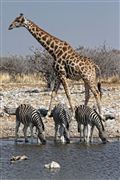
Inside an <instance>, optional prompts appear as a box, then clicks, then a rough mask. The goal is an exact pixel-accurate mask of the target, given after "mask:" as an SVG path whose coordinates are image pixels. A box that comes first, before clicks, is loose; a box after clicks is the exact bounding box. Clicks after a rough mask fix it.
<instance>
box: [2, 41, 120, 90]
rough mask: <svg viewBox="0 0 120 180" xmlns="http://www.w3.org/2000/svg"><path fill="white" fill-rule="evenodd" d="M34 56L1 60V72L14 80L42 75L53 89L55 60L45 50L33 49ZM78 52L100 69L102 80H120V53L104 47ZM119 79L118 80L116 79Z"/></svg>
mask: <svg viewBox="0 0 120 180" xmlns="http://www.w3.org/2000/svg"><path fill="white" fill-rule="evenodd" d="M31 51H32V55H29V56H26V57H23V56H10V57H2V58H1V67H0V68H1V71H2V72H3V73H9V75H10V76H11V77H12V79H13V80H15V78H16V75H19V76H22V75H23V74H25V75H29V74H36V73H38V74H41V77H42V78H44V80H45V81H46V82H47V86H48V87H49V88H52V85H53V82H54V79H55V72H54V69H53V58H52V57H51V56H50V55H49V53H48V52H46V51H45V50H41V49H40V50H38V49H34V48H33V47H32V48H31ZM76 51H77V52H78V53H79V54H80V55H84V56H88V57H91V58H92V59H93V61H94V62H95V63H96V64H97V65H98V66H99V67H100V69H101V75H102V78H104V79H108V78H112V79H113V80H114V82H116V81H117V80H118V79H119V78H120V51H118V50H114V49H109V48H106V45H103V46H101V47H99V48H96V49H88V48H84V47H79V48H77V49H76ZM116 77H117V78H116Z"/></svg>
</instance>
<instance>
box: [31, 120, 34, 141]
mask: <svg viewBox="0 0 120 180" xmlns="http://www.w3.org/2000/svg"><path fill="white" fill-rule="evenodd" d="M33 127H34V125H33V124H32V123H30V133H31V144H32V143H33Z"/></svg>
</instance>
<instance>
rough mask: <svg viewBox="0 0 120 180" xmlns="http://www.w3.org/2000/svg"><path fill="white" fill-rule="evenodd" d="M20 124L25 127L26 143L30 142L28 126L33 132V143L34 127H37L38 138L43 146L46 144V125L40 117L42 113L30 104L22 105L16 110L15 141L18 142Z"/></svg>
mask: <svg viewBox="0 0 120 180" xmlns="http://www.w3.org/2000/svg"><path fill="white" fill-rule="evenodd" d="M20 123H22V124H23V125H24V128H23V133H24V138H25V142H28V139H27V129H28V126H29V127H30V130H31V142H33V127H34V126H35V127H36V129H37V131H38V138H39V139H40V141H41V143H42V144H46V140H45V135H44V124H43V121H42V118H41V115H40V112H39V111H37V110H36V109H35V108H33V107H32V106H30V105H28V104H21V105H20V106H19V107H18V108H17V109H16V129H15V141H16V142H17V138H18V130H19V127H20Z"/></svg>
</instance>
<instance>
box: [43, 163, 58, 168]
mask: <svg viewBox="0 0 120 180" xmlns="http://www.w3.org/2000/svg"><path fill="white" fill-rule="evenodd" d="M44 167H45V168H47V169H56V168H60V164H58V163H57V162H55V161H52V162H51V163H49V164H45V165H44Z"/></svg>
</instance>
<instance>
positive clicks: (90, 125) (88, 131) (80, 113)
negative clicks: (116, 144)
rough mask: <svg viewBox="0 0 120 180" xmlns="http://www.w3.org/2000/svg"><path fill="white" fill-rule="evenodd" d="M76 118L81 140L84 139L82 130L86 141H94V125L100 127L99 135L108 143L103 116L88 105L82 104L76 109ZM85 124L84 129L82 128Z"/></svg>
mask: <svg viewBox="0 0 120 180" xmlns="http://www.w3.org/2000/svg"><path fill="white" fill-rule="evenodd" d="M75 119H76V121H77V123H78V131H79V132H80V140H82V132H83V138H84V141H86V142H89V141H92V138H93V130H94V127H96V128H97V129H98V132H99V137H100V139H101V140H102V142H103V143H106V141H107V140H106V137H105V129H104V125H103V122H102V118H101V116H100V115H99V114H98V113H97V111H95V110H94V109H91V108H90V107H88V106H85V105H80V106H78V107H76V109H75ZM82 125H83V129H82Z"/></svg>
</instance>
